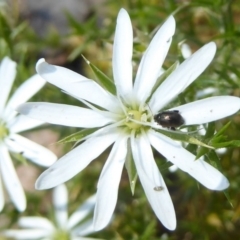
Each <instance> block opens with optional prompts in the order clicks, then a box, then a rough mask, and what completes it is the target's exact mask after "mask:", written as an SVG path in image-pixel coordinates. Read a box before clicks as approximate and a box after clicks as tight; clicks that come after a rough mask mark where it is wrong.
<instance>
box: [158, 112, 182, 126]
mask: <svg viewBox="0 0 240 240" xmlns="http://www.w3.org/2000/svg"><path fill="white" fill-rule="evenodd" d="M154 120H155V121H156V122H157V123H158V124H159V125H161V126H162V127H166V128H170V129H172V130H175V128H176V127H180V126H181V125H183V124H184V119H183V117H182V116H181V114H180V113H179V111H178V110H173V111H165V112H160V113H158V114H156V115H154Z"/></svg>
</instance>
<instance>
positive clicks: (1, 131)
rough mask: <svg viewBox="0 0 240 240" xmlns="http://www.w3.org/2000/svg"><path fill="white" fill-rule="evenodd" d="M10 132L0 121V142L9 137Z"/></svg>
mask: <svg viewBox="0 0 240 240" xmlns="http://www.w3.org/2000/svg"><path fill="white" fill-rule="evenodd" d="M8 134H9V131H8V128H7V127H6V124H5V123H4V122H3V121H2V120H1V119H0V141H2V140H3V139H4V138H5V137H6V136H8Z"/></svg>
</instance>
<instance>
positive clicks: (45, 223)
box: [18, 217, 55, 231]
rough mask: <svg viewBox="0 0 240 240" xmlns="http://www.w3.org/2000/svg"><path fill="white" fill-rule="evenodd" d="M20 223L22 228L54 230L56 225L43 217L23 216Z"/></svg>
mask: <svg viewBox="0 0 240 240" xmlns="http://www.w3.org/2000/svg"><path fill="white" fill-rule="evenodd" d="M18 225H19V226H20V227H22V228H36V229H42V230H46V231H54V229H55V227H54V225H53V224H52V223H51V222H50V221H49V220H48V219H46V218H43V217H21V218H20V219H19V221H18Z"/></svg>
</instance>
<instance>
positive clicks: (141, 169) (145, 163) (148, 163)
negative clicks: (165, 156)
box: [131, 135, 176, 230]
mask: <svg viewBox="0 0 240 240" xmlns="http://www.w3.org/2000/svg"><path fill="white" fill-rule="evenodd" d="M131 146H132V151H133V158H134V162H135V166H136V169H137V173H138V176H139V179H140V181H141V183H142V186H143V188H144V191H145V193H146V196H147V198H148V201H149V203H150V204H151V207H152V209H153V211H154V213H155V214H156V216H157V217H158V219H159V220H160V221H161V222H162V224H163V225H164V226H165V227H166V228H168V229H169V230H174V229H175V228H176V215H175V210H174V207H173V203H172V199H171V197H170V195H169V192H168V189H167V186H166V184H165V182H164V180H163V177H162V175H161V173H160V172H159V170H158V167H157V165H156V163H155V160H154V158H153V153H152V149H151V146H150V143H149V141H148V139H147V138H146V136H145V135H143V136H141V137H139V138H135V139H132V142H131Z"/></svg>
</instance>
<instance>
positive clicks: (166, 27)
mask: <svg viewBox="0 0 240 240" xmlns="http://www.w3.org/2000/svg"><path fill="white" fill-rule="evenodd" d="M174 32H175V20H174V17H173V16H170V17H169V18H168V19H167V21H166V22H165V23H164V24H163V25H162V26H161V28H160V29H159V30H158V32H157V33H156V35H155V36H154V38H153V39H152V41H151V43H150V45H149V47H148V48H147V50H146V52H145V53H144V56H143V58H142V60H141V63H140V67H139V69H138V72H137V77H136V80H135V83H134V91H135V92H136V96H137V99H139V100H140V101H141V102H144V101H145V100H146V99H147V98H148V96H149V95H150V93H151V90H152V88H153V86H154V84H155V82H156V80H157V78H158V76H159V72H160V69H161V67H162V64H163V61H164V60H165V57H166V55H167V53H168V49H169V47H170V45H171V42H172V40H171V38H172V36H173V34H174Z"/></svg>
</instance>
